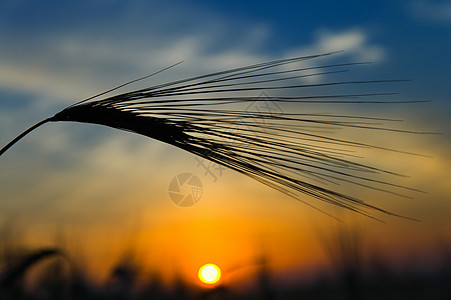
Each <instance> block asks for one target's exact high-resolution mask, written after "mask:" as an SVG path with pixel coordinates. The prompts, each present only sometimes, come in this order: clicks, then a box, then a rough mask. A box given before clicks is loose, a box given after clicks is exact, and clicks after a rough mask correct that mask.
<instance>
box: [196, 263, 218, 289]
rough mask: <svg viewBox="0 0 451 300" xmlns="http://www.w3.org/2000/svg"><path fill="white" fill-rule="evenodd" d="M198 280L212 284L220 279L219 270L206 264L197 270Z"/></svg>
mask: <svg viewBox="0 0 451 300" xmlns="http://www.w3.org/2000/svg"><path fill="white" fill-rule="evenodd" d="M198 275H199V279H200V281H202V282H203V283H206V284H214V283H216V282H218V281H219V279H220V278H221V270H220V269H219V267H218V266H217V265H215V264H206V265H203V266H202V267H200V269H199V274H198Z"/></svg>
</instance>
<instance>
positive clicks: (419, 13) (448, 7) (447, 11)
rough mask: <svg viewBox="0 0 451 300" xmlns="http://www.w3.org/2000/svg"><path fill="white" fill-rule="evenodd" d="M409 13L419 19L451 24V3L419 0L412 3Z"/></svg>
mask: <svg viewBox="0 0 451 300" xmlns="http://www.w3.org/2000/svg"><path fill="white" fill-rule="evenodd" d="M408 10H409V13H410V14H411V15H412V16H414V17H416V18H419V19H422V20H426V21H430V22H435V23H444V24H451V1H424V0H417V1H413V2H411V3H410V5H409V7H408Z"/></svg>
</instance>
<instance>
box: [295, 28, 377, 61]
mask: <svg viewBox="0 0 451 300" xmlns="http://www.w3.org/2000/svg"><path fill="white" fill-rule="evenodd" d="M316 37H317V38H316V41H315V42H314V44H313V45H309V46H305V47H302V48H299V49H295V50H292V51H289V52H288V53H287V55H286V56H287V57H293V56H302V55H311V54H318V53H329V52H336V51H343V52H342V53H339V54H338V55H341V56H348V57H351V58H352V59H353V60H355V61H371V62H380V61H383V60H384V58H385V50H384V49H383V48H382V47H381V46H377V45H372V44H370V43H369V42H368V40H369V38H368V34H367V33H366V32H365V31H363V30H361V29H349V30H345V31H341V32H331V31H327V30H321V31H319V32H317V34H316ZM338 55H337V56H338Z"/></svg>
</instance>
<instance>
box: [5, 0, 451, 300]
mask: <svg viewBox="0 0 451 300" xmlns="http://www.w3.org/2000/svg"><path fill="white" fill-rule="evenodd" d="M337 50H344V52H341V53H339V54H336V55H335V56H334V58H333V60H330V61H328V63H332V62H362V61H365V62H366V61H371V62H372V64H371V65H368V66H363V67H359V68H357V69H356V70H353V71H352V72H350V74H343V75H340V76H342V77H341V78H342V79H343V80H347V79H352V78H354V79H355V78H359V79H367V80H371V79H387V78H388V79H411V81H409V82H403V83H399V84H398V83H397V84H395V85H393V84H392V85H390V91H396V92H399V95H396V99H399V100H415V101H417V100H421V101H422V100H427V101H430V102H426V103H416V104H398V105H392V106H375V107H373V106H357V105H342V106H330V107H321V109H322V110H324V111H330V113H337V112H340V113H346V114H355V115H368V116H379V117H388V118H396V119H402V120H404V121H403V122H402V123H400V124H397V126H400V128H402V129H408V130H413V131H427V132H438V133H440V135H414V134H413V135H412V134H390V133H378V132H365V131H357V132H349V133H346V135H347V136H351V137H352V138H353V139H354V140H358V141H364V142H368V143H372V144H377V145H380V146H382V147H391V148H395V149H399V150H402V151H408V152H415V153H420V154H422V155H423V156H412V155H404V154H400V153H393V152H383V151H375V152H374V153H373V152H371V151H368V152H367V153H361V154H362V155H364V156H365V158H364V159H362V162H365V163H371V164H375V165H377V166H382V167H384V168H386V169H390V170H393V171H395V172H399V173H402V174H406V175H408V176H409V177H406V178H397V179H396V180H397V181H396V182H394V183H397V184H398V183H399V184H402V185H406V186H410V187H413V188H416V189H419V190H422V191H425V193H421V192H418V193H412V194H409V196H411V197H412V198H411V199H410V198H409V199H406V198H402V197H396V196H394V195H390V194H386V193H378V192H377V191H373V190H364V189H361V190H360V189H359V190H355V191H354V192H355V193H357V194H358V195H359V197H361V198H362V199H365V200H368V202H370V203H372V204H375V205H377V206H379V207H382V208H384V209H387V210H388V211H392V212H395V213H398V214H401V215H404V216H408V217H411V218H415V219H418V220H420V222H415V221H409V220H405V219H401V218H396V217H390V216H384V215H382V216H381V215H378V216H377V217H378V218H381V219H382V220H383V221H384V222H378V221H375V220H372V219H370V218H367V217H362V216H359V215H356V214H352V213H349V212H346V211H342V210H339V209H336V208H333V207H330V206H327V205H325V204H321V203H318V201H317V200H314V199H310V198H308V197H307V196H305V197H304V198H303V199H302V200H304V201H307V202H308V203H314V204H315V205H317V206H318V207H319V208H321V209H324V210H326V211H327V212H328V213H331V214H332V215H334V216H336V217H338V218H340V219H341V220H342V222H337V221H336V220H335V219H333V218H331V217H329V216H327V215H325V214H323V213H321V212H318V211H317V210H314V209H312V208H311V207H309V206H307V205H304V204H302V203H301V202H298V201H296V200H294V199H292V198H290V197H287V196H285V195H283V194H281V193H279V192H277V191H274V190H272V189H270V188H268V187H266V186H263V185H262V184H260V183H258V182H255V181H253V180H252V179H250V178H247V177H245V176H243V175H240V174H237V173H235V172H233V171H231V170H226V169H221V168H219V166H217V165H214V164H211V163H209V162H208V161H204V160H199V159H196V157H194V156H193V155H191V154H189V153H186V152H183V151H181V150H179V149H176V148H174V147H172V146H169V145H166V144H162V143H160V142H157V141H155V140H150V139H148V138H145V137H142V136H138V135H133V134H129V133H125V132H121V131H118V130H114V129H110V128H104V127H100V126H95V125H85V124H79V123H67V124H65V123H52V124H47V125H45V126H43V127H42V128H39V129H38V130H37V131H35V132H33V133H32V134H31V135H30V136H27V138H25V139H24V140H22V141H20V142H19V143H18V144H17V145H15V146H14V147H13V148H12V149H10V150H9V151H8V152H7V153H5V154H4V155H3V156H2V157H1V158H0V232H1V234H0V250H1V255H2V256H1V261H0V264H1V270H2V271H1V272H2V273H1V274H2V277H1V278H2V279H1V281H0V282H1V285H2V287H1V289H2V290H5V295H10V297H12V298H11V299H20V297H25V296H23V295H25V294H27V295H28V294H30V295H34V297H35V298H36V299H50V298H52V297H54V299H64V297H67V298H70V297H73V298H75V297H79V298H80V299H88V298H89V297H91V296H92V297H93V298H95V297H97V298H101V297H105V298H108V297H110V298H114V297H116V298H117V299H127V298H132V297H136V298H138V297H140V296H143V295H154V296H155V295H159V296H158V297H160V298H164V297H170V296H171V297H176V298H179V299H181V298H184V297H185V298H189V297H194V298H195V297H204V298H215V297H216V298H221V297H224V298H227V297H230V298H237V297H238V296H237V295H240V296H242V297H246V296H249V294H253V295H254V296H255V295H259V296H260V297H262V298H265V297H266V298H267V299H271V297H272V298H275V297H279V299H280V298H282V299H283V296H286V297H288V299H290V298H289V297H290V296H289V295H291V296H292V297H298V296H299V295H301V294H302V295H303V297H304V298H307V297H308V296H309V295H311V296H312V297H313V298H314V299H318V298H319V297H320V296H319V295H322V296H324V297H325V298H329V299H330V294H327V293H332V295H335V296H337V298H355V299H356V298H359V297H364V298H368V297H367V296H368V295H367V294H368V293H369V292H370V291H371V293H373V295H377V293H376V291H377V292H378V293H384V292H386V293H392V294H396V293H398V295H408V294H409V293H412V294H414V295H415V296H417V297H420V298H421V297H422V296H423V295H428V297H429V295H431V294H434V293H435V294H434V295H437V297H440V296H443V299H445V298H446V295H448V296H449V295H450V291H449V287H447V286H446V282H449V280H450V278H451V275H450V272H451V267H450V262H451V260H450V259H451V258H450V257H451V248H450V247H451V238H450V236H451V229H450V228H451V221H450V220H451V218H450V217H451V201H450V200H451V199H450V198H451V185H450V183H449V182H450V179H451V171H450V170H451V151H450V146H451V143H450V141H451V139H450V134H451V129H450V128H451V121H450V118H449V114H450V112H451V104H450V97H451V84H450V80H451V73H450V70H451V57H450V55H449V53H451V2H450V1H423V0H418V1H401V0H395V1H378V2H376V1H374V2H370V3H368V2H365V1H340V2H337V1H327V0H324V1H285V2H280V1H278V2H276V1H268V2H260V1H246V0H242V1H239V2H232V1H215V2H213V1H210V2H208V3H206V2H204V1H158V0H155V1H143V0H129V1H123V0H91V1H69V2H67V1H63V2H62V1H53V0H42V1H31V0H20V1H1V2H0V145H1V146H3V145H5V144H7V143H8V142H9V141H10V140H11V139H13V138H14V137H15V136H17V135H18V134H19V133H21V132H22V131H24V130H25V129H26V128H28V127H30V126H32V125H33V124H35V123H36V122H38V121H40V120H42V119H44V118H47V117H49V116H51V115H53V114H54V113H56V112H58V111H59V110H61V109H63V108H64V107H66V106H68V105H70V104H72V103H75V102H77V101H79V100H82V99H85V98H87V97H90V96H92V95H95V94H97V93H100V92H102V91H105V90H108V89H110V88H112V87H114V86H117V85H119V84H122V83H124V82H127V81H129V80H132V79H134V78H138V77H140V76H143V75H146V74H150V73H153V72H155V71H157V70H160V69H162V68H164V67H167V66H169V65H172V64H174V63H177V62H179V61H183V63H182V64H180V65H178V66H176V67H174V68H172V69H170V70H167V71H166V72H164V73H162V74H159V75H157V76H155V77H151V78H149V79H146V80H145V81H144V82H139V83H137V84H135V85H133V86H130V87H127V88H125V89H122V90H120V91H129V90H134V89H138V88H142V87H145V86H150V85H154V84H159V83H162V82H167V81H168V80H176V79H182V78H185V77H188V76H195V75H199V74H204V73H208V72H215V71H221V70H223V69H227V68H235V67H239V66H244V65H248V64H253V63H259V62H264V61H269V60H274V59H283V58H288V57H294V56H301V55H307V54H312V53H325V52H329V51H337ZM347 91H349V92H350V93H352V92H356V91H355V90H353V87H352V86H348V87H347ZM269 96H271V95H270V94H269ZM280 109H281V112H282V113H283V112H284V111H291V110H296V111H302V112H306V113H308V112H311V113H313V112H316V111H318V109H319V108H317V107H315V106H312V105H310V106H309V105H304V106H302V105H301V106H296V107H293V106H289V107H281V108H280ZM359 155H360V153H359ZM184 173H188V174H192V175H194V176H195V177H197V179H198V181H196V184H194V185H195V186H196V187H198V188H201V194H198V198H197V199H196V201H197V203H196V204H194V205H191V206H189V207H181V206H178V205H176V204H174V202H173V199H171V194H170V193H169V192H171V189H173V187H172V188H171V186H170V183H171V181H172V180H174V178H176V177H177V176H178V175H180V174H184ZM199 182H200V184H199ZM172 191H173V190H172ZM176 192H177V191H176ZM180 193H183V192H180ZM199 195H200V196H199ZM206 263H215V264H217V265H218V266H219V267H220V268H221V270H222V274H223V276H222V278H221V280H220V282H219V284H216V285H214V286H213V287H206V286H205V284H202V283H201V282H200V280H199V279H198V277H197V271H198V269H199V267H200V266H202V265H203V264H206ZM370 283H371V284H370ZM381 287H383V288H381ZM447 289H448V290H447ZM75 290H76V291H78V292H77V293H78V294H77V293H75V292H73V291H75ZM72 292H73V293H72ZM14 293H16V294H14ZM11 295H16V296H11ZM17 295H20V297H19V296H17ZM52 295H53V296H52ZM54 295H57V296H54ZM75 295H77V296H75ZM80 295H81V296H80ZM293 295H296V296H293ZM120 297H122V298H120ZM155 297H157V296H155ZM255 297H257V296H255ZM412 297H413V296H412ZM216 298H215V299H216ZM376 298H377V297H376ZM420 298H419V299H420ZM33 299H34V298H33ZM412 299H413V298H412Z"/></svg>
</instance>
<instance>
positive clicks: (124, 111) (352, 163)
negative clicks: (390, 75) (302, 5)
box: [0, 53, 421, 216]
mask: <svg viewBox="0 0 451 300" xmlns="http://www.w3.org/2000/svg"><path fill="white" fill-rule="evenodd" d="M332 54H334V53H326V54H319V55H311V56H304V57H297V58H290V59H283V60H276V61H271V62H265V63H260V64H254V65H250V66H245V67H240V68H236V69H231V70H226V71H222V72H217V73H212V74H207V75H203V76H197V77H193V78H188V79H183V80H178V81H173V82H169V83H166V84H160V85H156V86H152V87H149V88H145V89H141V90H136V91H132V92H127V93H123V94H120V95H116V96H112V97H108V98H105V99H101V100H96V99H97V98H99V96H102V95H104V94H106V93H107V92H111V91H113V90H115V89H116V88H115V89H112V90H109V91H107V92H104V93H101V94H99V95H96V96H94V97H91V98H88V99H86V100H83V101H80V102H78V103H76V104H74V105H71V106H69V107H67V108H66V109H64V110H62V111H61V112H59V113H57V114H56V115H54V116H53V117H50V118H48V119H46V120H43V121H41V122H40V123H38V124H36V125H34V126H33V127H31V128H30V129H28V130H27V131H25V132H24V133H22V134H21V135H20V136H18V137H17V138H16V139H14V140H13V141H11V143H9V144H8V145H7V146H5V147H4V148H3V149H2V150H0V155H2V154H3V153H4V152H5V151H6V150H7V149H8V148H10V147H11V146H12V145H13V144H14V143H16V142H17V141H18V140H20V139H21V138H22V137H23V136H25V135H26V134H28V133H29V132H30V131H32V130H34V129H35V128H37V127H39V126H41V125H42V124H45V123H47V122H57V121H75V122H82V123H93V124H100V125H105V126H109V127H113V128H117V129H121V130H126V131H130V132H134V133H138V134H141V135H145V136H147V137H150V138H153V139H157V140H159V141H162V142H165V143H168V144H171V145H174V146H176V147H179V148H181V149H184V150H186V151H188V152H191V153H193V154H195V155H198V156H200V157H203V158H205V159H207V160H210V161H212V162H215V163H218V164H220V165H223V166H226V167H228V168H230V169H233V170H235V171H237V172H240V173H242V174H245V175H247V176H249V177H251V178H253V179H255V180H257V181H260V182H262V183H263V184H265V185H268V186H270V187H272V188H274V189H276V190H279V191H281V192H283V193H284V194H287V195H289V196H291V197H294V198H296V199H298V200H300V201H302V202H305V203H306V204H307V205H310V206H312V205H311V204H310V203H307V202H306V201H305V200H303V199H301V194H305V195H308V196H311V197H313V198H316V199H319V200H322V201H325V202H328V203H330V204H334V205H337V206H340V207H343V208H346V209H350V210H352V211H355V212H358V213H361V214H364V215H367V216H370V212H371V211H372V210H373V211H379V212H383V213H386V214H391V215H395V214H393V213H391V212H388V211H386V210H383V209H381V208H378V207H376V206H373V205H371V204H368V203H365V202H364V201H363V200H362V199H358V198H355V197H352V196H351V195H349V194H344V193H340V192H337V191H336V190H335V189H333V188H330V186H334V185H338V184H340V183H352V184H355V185H358V186H364V187H367V188H370V189H375V190H378V191H383V192H387V193H391V194H397V195H401V196H402V195H403V193H402V190H414V189H411V188H408V187H404V186H400V185H395V184H392V183H390V182H388V181H385V180H383V179H381V177H379V179H378V176H382V175H393V176H400V175H399V174H395V173H392V172H390V171H388V170H383V169H379V168H376V167H373V166H371V165H369V164H366V163H359V162H358V161H357V160H356V158H355V157H354V156H353V153H352V152H354V151H355V150H358V149H362V148H373V149H379V150H388V151H395V150H391V149H386V148H382V147H378V146H377V145H369V144H365V143H361V142H358V141H352V140H345V139H339V138H336V137H334V135H333V132H331V133H328V131H330V130H332V129H334V128H344V127H350V128H356V129H361V130H380V131H398V132H402V133H416V134H418V133H421V132H408V131H402V130H397V129H395V128H388V127H383V126H381V125H377V124H376V123H375V122H381V121H386V122H388V121H394V120H389V119H384V118H370V117H362V116H351V115H337V114H300V113H294V112H291V113H288V112H282V111H278V112H277V111H276V112H274V109H271V108H268V107H269V106H270V105H273V106H278V105H280V104H282V103H298V104H300V103H315V104H318V105H319V104H342V103H351V104H353V103H355V104H362V103H372V104H375V103H394V102H392V101H388V100H379V99H380V97H383V96H387V95H391V94H394V93H348V94H336V92H335V93H334V92H330V91H329V93H327V91H328V88H330V87H334V86H346V85H351V86H356V85H359V86H366V85H374V84H378V83H387V82H393V81H398V80H372V81H328V82H321V83H316V82H317V81H311V79H314V78H315V77H319V76H323V75H326V74H327V75H331V74H334V73H342V72H345V71H348V70H347V69H346V68H348V67H351V66H355V65H359V64H363V63H342V64H324V65H317V66H310V65H311V62H310V61H313V60H315V59H318V58H323V57H325V56H329V55H332ZM307 61H309V65H306V64H303V63H305V62H307ZM166 69H167V68H166ZM161 71H162V70H161ZM161 71H159V72H161ZM159 72H156V73H154V74H152V75H155V74H157V73H159ZM149 76H150V75H149ZM149 76H146V77H149ZM306 79H310V81H305V80H306ZM303 80H304V81H303ZM134 81H136V80H134ZM134 81H132V82H134ZM127 84H128V83H127ZM124 85H126V84H124ZM124 85H121V86H120V87H122V86H124ZM318 88H320V91H325V93H324V94H318V93H317V92H316V93H313V92H310V94H309V91H312V89H316V90H318ZM262 92H263V93H271V94H272V93H278V95H276V96H273V95H271V97H269V96H265V94H261V93H262ZM375 99H377V100H375ZM407 102H419V101H398V102H396V103H407ZM256 103H257V104H262V105H266V108H268V109H249V107H251V106H252V105H254V104H256ZM243 105H244V106H245V108H244V109H243V107H242V106H243ZM257 108H258V105H257ZM260 108H261V107H260ZM276 110H277V109H276ZM397 216H399V215H397Z"/></svg>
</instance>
